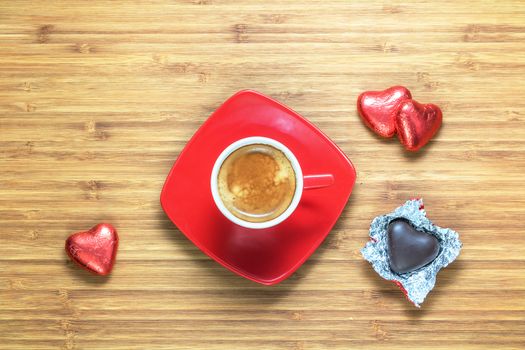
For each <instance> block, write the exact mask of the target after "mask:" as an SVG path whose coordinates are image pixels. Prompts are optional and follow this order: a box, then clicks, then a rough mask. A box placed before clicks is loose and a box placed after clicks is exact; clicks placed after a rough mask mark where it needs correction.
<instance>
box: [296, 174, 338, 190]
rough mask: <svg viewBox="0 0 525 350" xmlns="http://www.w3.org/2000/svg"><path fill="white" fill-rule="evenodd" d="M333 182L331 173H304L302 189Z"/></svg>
mask: <svg viewBox="0 0 525 350" xmlns="http://www.w3.org/2000/svg"><path fill="white" fill-rule="evenodd" d="M334 182H335V178H334V175H332V174H319V175H306V176H304V177H303V189H305V190H313V189H316V188H323V187H328V186H331V185H333V184H334Z"/></svg>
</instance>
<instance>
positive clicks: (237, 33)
mask: <svg viewBox="0 0 525 350" xmlns="http://www.w3.org/2000/svg"><path fill="white" fill-rule="evenodd" d="M524 77H525V3H524V2H523V1H519V0H516V1H498V2H492V1H455V0H454V1H452V0H448V1H443V2H439V3H438V2H433V1H421V2H398V1H366V2H351V1H346V0H345V1H304V2H299V1H274V0H265V1H247V0H240V1H231V2H230V1H220V0H194V1H193V0H186V1H160V0H149V1H146V0H144V1H113V0H107V1H75V0H68V1H52V2H51V1H36V0H31V1H29V0H28V1H8V0H4V1H1V2H0V131H1V136H0V169H1V171H0V186H1V187H0V230H1V231H0V349H126V350H129V349H289V350H306V349H345V350H346V349H406V348H412V349H445V348H453V349H459V348H461V349H494V348H497V349H523V348H525V238H524V228H525V225H524V217H525V189H524V186H523V176H524V173H525V99H524V98H523V97H524V96H525V83H524ZM395 84H403V85H406V86H407V87H409V88H410V89H411V91H412V93H413V95H414V96H415V98H416V99H418V100H419V101H421V102H432V103H435V104H437V105H439V106H441V107H442V109H443V115H444V125H443V127H442V130H441V131H440V132H439V134H438V135H437V137H436V138H435V139H434V140H433V141H431V143H430V144H429V145H427V146H426V147H425V149H424V150H423V151H422V152H420V153H418V154H407V153H405V152H404V151H403V150H402V148H401V146H400V145H399V143H398V142H397V140H395V139H392V140H387V141H385V140H381V139H379V138H378V137H376V136H375V135H374V134H372V133H371V132H370V131H369V130H368V129H367V128H366V127H365V126H364V125H363V124H362V123H361V122H360V120H359V118H358V116H357V112H356V107H355V102H356V98H357V95H358V94H359V93H360V92H361V91H363V90H377V89H383V88H386V87H388V86H391V85H395ZM244 88H253V89H256V90H259V91H261V92H263V93H265V94H268V95H270V96H272V97H274V98H276V99H278V100H280V101H282V102H284V103H286V104H287V105H289V106H290V107H292V108H293V109H295V110H296V111H297V112H299V113H300V114H302V115H303V116H305V117H307V118H308V119H309V120H311V121H312V122H313V123H315V124H316V125H317V126H319V127H320V128H321V129H322V130H323V131H324V132H325V133H326V134H327V135H328V136H329V137H331V138H332V139H333V140H334V141H335V142H336V143H337V144H338V145H339V146H340V147H341V148H342V149H343V151H344V152H345V153H346V154H347V155H348V156H349V157H350V158H351V159H352V161H353V162H354V164H355V166H356V169H357V172H358V179H357V183H356V186H355V189H354V192H353V194H352V197H351V199H350V201H349V203H348V205H347V207H346V209H345V211H344V212H343V215H342V217H341V218H340V220H339V221H338V223H337V225H336V227H335V228H334V230H333V231H332V232H331V234H330V235H329V237H328V238H327V240H326V241H325V242H324V243H323V245H322V246H321V247H320V248H319V249H318V251H317V252H316V253H315V254H314V255H313V256H312V257H311V258H310V259H309V260H308V261H307V262H306V264H305V265H304V266H303V267H301V268H300V269H299V270H298V271H297V272H296V273H295V274H294V276H292V277H291V278H290V279H289V280H287V281H285V282H283V283H281V284H280V285H277V286H274V287H264V286H259V285H257V284H254V283H252V282H249V281H247V280H244V279H242V278H240V277H237V276H235V275H233V274H232V273H230V272H229V271H227V270H225V269H224V268H222V267H220V266H219V265H218V264H216V263H215V262H213V261H211V260H210V259H209V258H208V257H206V256H205V255H204V254H203V253H201V252H200V251H199V250H198V249H196V248H195V247H194V246H193V245H192V244H191V243H190V242H189V241H188V240H187V239H185V238H184V236H183V235H182V234H181V233H180V232H179V231H178V230H177V229H176V228H175V227H174V226H173V225H172V224H171V222H170V221H169V220H168V219H167V218H166V216H165V215H164V213H163V212H162V209H161V208H160V205H159V193H160V190H161V187H162V184H163V181H164V179H165V176H166V175H167V173H168V171H169V169H170V168H171V166H172V164H173V161H174V160H175V159H176V158H177V155H178V154H179V152H180V151H181V150H182V148H183V147H184V145H185V143H186V142H187V141H188V139H189V138H190V137H191V135H192V134H193V133H194V132H195V131H196V130H197V129H198V127H199V126H200V124H201V123H202V122H203V121H204V120H206V118H207V117H208V116H209V114H210V113H211V112H212V111H213V110H214V109H215V108H217V107H218V106H219V105H220V104H221V102H222V101H224V100H225V99H226V98H227V97H229V96H230V95H232V94H233V93H234V92H236V91H237V90H240V89H244ZM414 196H423V197H424V199H425V204H426V208H427V211H428V215H429V217H430V218H431V219H432V220H433V221H434V222H435V223H436V224H438V225H440V226H444V227H452V228H454V229H455V230H457V231H458V232H459V233H460V236H461V239H462V241H463V243H464V249H463V251H462V253H461V255H460V257H459V259H458V260H457V261H456V262H455V263H453V264H452V265H451V266H450V267H448V268H447V269H445V270H443V271H442V272H441V273H440V274H439V276H438V283H437V286H436V288H435V289H434V290H433V291H432V292H431V294H430V295H429V297H428V299H427V301H426V302H425V303H424V304H423V308H422V309H420V310H418V309H415V308H414V307H413V306H411V305H410V304H409V303H408V302H407V301H406V300H405V299H404V297H403V296H402V294H401V292H400V291H399V290H398V289H397V288H396V287H395V286H394V285H393V284H391V283H388V282H385V281H383V280H381V279H380V278H379V277H378V276H377V275H376V274H375V273H374V271H373V270H372V268H371V267H370V266H369V264H368V263H366V262H365V261H364V260H363V259H362V258H361V257H360V253H359V249H360V248H361V247H362V246H363V245H364V243H365V242H366V241H367V235H368V227H369V224H370V221H371V220H372V218H373V217H375V216H376V215H379V214H382V213H385V212H388V211H390V210H391V209H393V208H394V207H396V206H398V205H400V204H401V203H403V201H405V200H406V199H408V198H411V197H414ZM102 220H106V221H109V222H111V223H113V224H114V225H115V226H116V227H117V228H118V230H119V233H120V238H121V245H120V250H119V255H118V260H117V264H116V266H115V269H114V271H113V273H112V275H111V276H110V277H109V278H108V279H104V278H98V277H94V276H91V275H89V274H87V273H85V272H83V271H80V270H78V269H77V268H76V267H75V266H73V265H72V263H71V262H69V261H68V259H67V257H66V255H65V252H64V250H63V244H64V240H65V239H66V237H67V236H68V235H69V234H70V233H72V232H75V231H79V230H83V229H86V228H89V227H91V226H92V225H94V224H95V223H97V222H99V221H102Z"/></svg>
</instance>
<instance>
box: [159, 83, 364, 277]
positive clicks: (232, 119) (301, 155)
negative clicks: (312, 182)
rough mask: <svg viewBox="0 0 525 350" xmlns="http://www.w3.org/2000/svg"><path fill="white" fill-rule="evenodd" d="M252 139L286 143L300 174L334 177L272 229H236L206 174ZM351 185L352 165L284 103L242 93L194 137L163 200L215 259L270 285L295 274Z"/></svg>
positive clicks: (339, 209) (308, 193) (339, 208)
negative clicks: (222, 156)
mask: <svg viewBox="0 0 525 350" xmlns="http://www.w3.org/2000/svg"><path fill="white" fill-rule="evenodd" d="M250 136H264V137H269V138H273V139H275V140H277V141H279V142H281V143H283V144H284V145H286V146H287V147H288V148H289V149H290V150H291V151H292V152H293V153H294V154H295V156H296V157H297V159H298V161H299V163H300V164H301V168H302V170H303V174H304V175H313V174H333V175H334V178H335V182H334V184H333V185H331V186H329V187H325V188H320V189H315V190H307V191H304V192H303V196H302V199H301V201H300V203H299V205H298V207H297V209H296V210H295V211H294V212H293V214H292V215H291V216H290V217H289V218H287V219H286V220H285V221H284V222H282V223H281V224H279V225H277V226H274V227H271V228H267V229H257V230H255V229H248V228H243V227H240V226H238V225H235V224H233V223H232V222H230V221H229V220H228V219H226V218H225V217H224V216H223V215H222V214H221V213H220V211H219V209H218V208H217V207H216V205H215V203H214V202H213V198H212V194H211V189H210V175H211V171H212V168H213V164H214V163H215V160H216V159H217V157H218V156H219V154H220V153H221V152H222V151H223V150H224V149H225V148H226V147H227V146H228V145H230V144H231V143H233V142H234V141H236V140H239V139H242V138H245V137H250ZM354 182H355V170H354V167H353V165H352V163H351V162H350V160H349V159H348V158H347V157H346V156H345V154H344V153H343V152H342V151H341V150H340V149H339V148H338V147H337V146H336V145H335V144H334V143H333V142H332V141H331V140H330V139H329V138H328V137H327V136H326V135H324V134H323V133H322V132H321V131H320V130H319V129H318V128H317V127H315V126H314V125H313V124H311V123H310V122H308V121H307V120H306V119H304V118H303V117H301V116H300V115H299V114H297V113H295V112H294V111H292V110H291V109H290V108H288V107H286V106H284V105H282V104H281V103H279V102H277V101H275V100H273V99H271V98H269V97H266V96H264V95H262V94H260V93H257V92H255V91H250V90H245V91H240V92H238V93H237V94H235V95H233V96H232V97H230V98H229V99H228V100H227V101H226V102H224V104H223V105H222V106H220V107H219V108H218V109H217V110H216V111H215V112H214V113H213V114H212V115H211V116H210V117H209V118H208V120H207V121H206V122H205V123H204V124H203V125H202V126H201V128H200V129H199V130H198V131H197V132H196V133H195V135H193V137H192V139H191V140H190V141H189V142H188V144H187V145H186V147H185V148H184V150H183V151H182V152H181V154H180V155H179V158H178V159H177V161H176V162H175V164H174V165H173V168H172V169H171V171H170V173H169V175H168V177H167V179H166V182H165V183H164V188H163V189H162V193H161V196H160V202H161V204H162V208H163V209H164V211H165V212H166V214H167V215H168V217H169V218H170V219H171V221H173V223H174V224H175V225H176V226H177V227H178V228H179V229H180V230H181V231H182V233H184V235H186V237H187V238H188V239H189V240H191V241H192V242H193V243H194V244H195V245H196V246H197V247H199V248H200V249H201V250H202V251H203V252H204V253H206V254H207V255H208V256H210V257H211V258H212V259H214V260H216V261H217V262H218V263H220V264H221V265H223V266H224V267H226V268H228V269H230V270H231V271H233V272H235V273H237V274H238V275H240V276H243V277H246V278H248V279H250V280H252V281H255V282H258V283H262V284H266V285H272V284H276V283H279V282H281V281H283V280H284V279H286V278H287V277H289V276H290V275H291V274H292V273H293V272H294V271H295V270H297V269H298V268H299V266H301V265H302V264H303V263H304V261H305V260H306V259H307V258H308V257H309V256H310V255H311V254H312V253H313V252H314V251H315V249H316V248H317V247H318V246H319V244H320V243H321V242H322V241H323V240H324V238H325V237H326V236H327V235H328V233H329V232H330V230H331V229H332V227H333V226H334V224H335V222H336V221H337V218H338V217H339V215H341V212H342V211H343V208H344V206H345V204H346V202H347V201H348V198H349V196H350V193H351V191H352V187H353V186H354Z"/></svg>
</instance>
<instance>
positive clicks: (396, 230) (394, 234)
mask: <svg viewBox="0 0 525 350" xmlns="http://www.w3.org/2000/svg"><path fill="white" fill-rule="evenodd" d="M438 254H439V242H438V240H437V238H436V237H434V236H433V235H431V234H428V233H426V232H420V231H417V230H416V229H415V228H413V227H412V225H411V224H410V223H409V222H408V221H406V220H404V219H396V220H393V221H391V222H390V223H389V224H388V255H389V258H390V268H391V269H392V271H394V272H397V273H406V272H411V271H414V270H417V269H419V268H420V267H423V266H425V265H427V264H428V263H430V262H432V261H433V260H434V259H435V258H436V257H437V256H438Z"/></svg>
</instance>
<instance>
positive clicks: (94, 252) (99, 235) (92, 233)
mask: <svg viewBox="0 0 525 350" xmlns="http://www.w3.org/2000/svg"><path fill="white" fill-rule="evenodd" d="M65 248H66V253H67V255H68V256H69V257H70V258H71V260H73V261H74V262H75V263H77V264H78V265H79V266H80V267H82V268H84V269H86V270H88V271H90V272H92V273H95V274H97V275H103V276H104V275H107V274H109V273H110V272H111V270H112V269H113V265H114V264H115V259H116V256H117V248H118V235H117V230H115V228H114V227H113V226H111V225H110V224H106V223H101V224H98V225H96V226H94V227H92V228H91V229H89V230H88V231H83V232H77V233H75V234H72V235H71V236H69V238H68V239H67V240H66V245H65Z"/></svg>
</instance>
